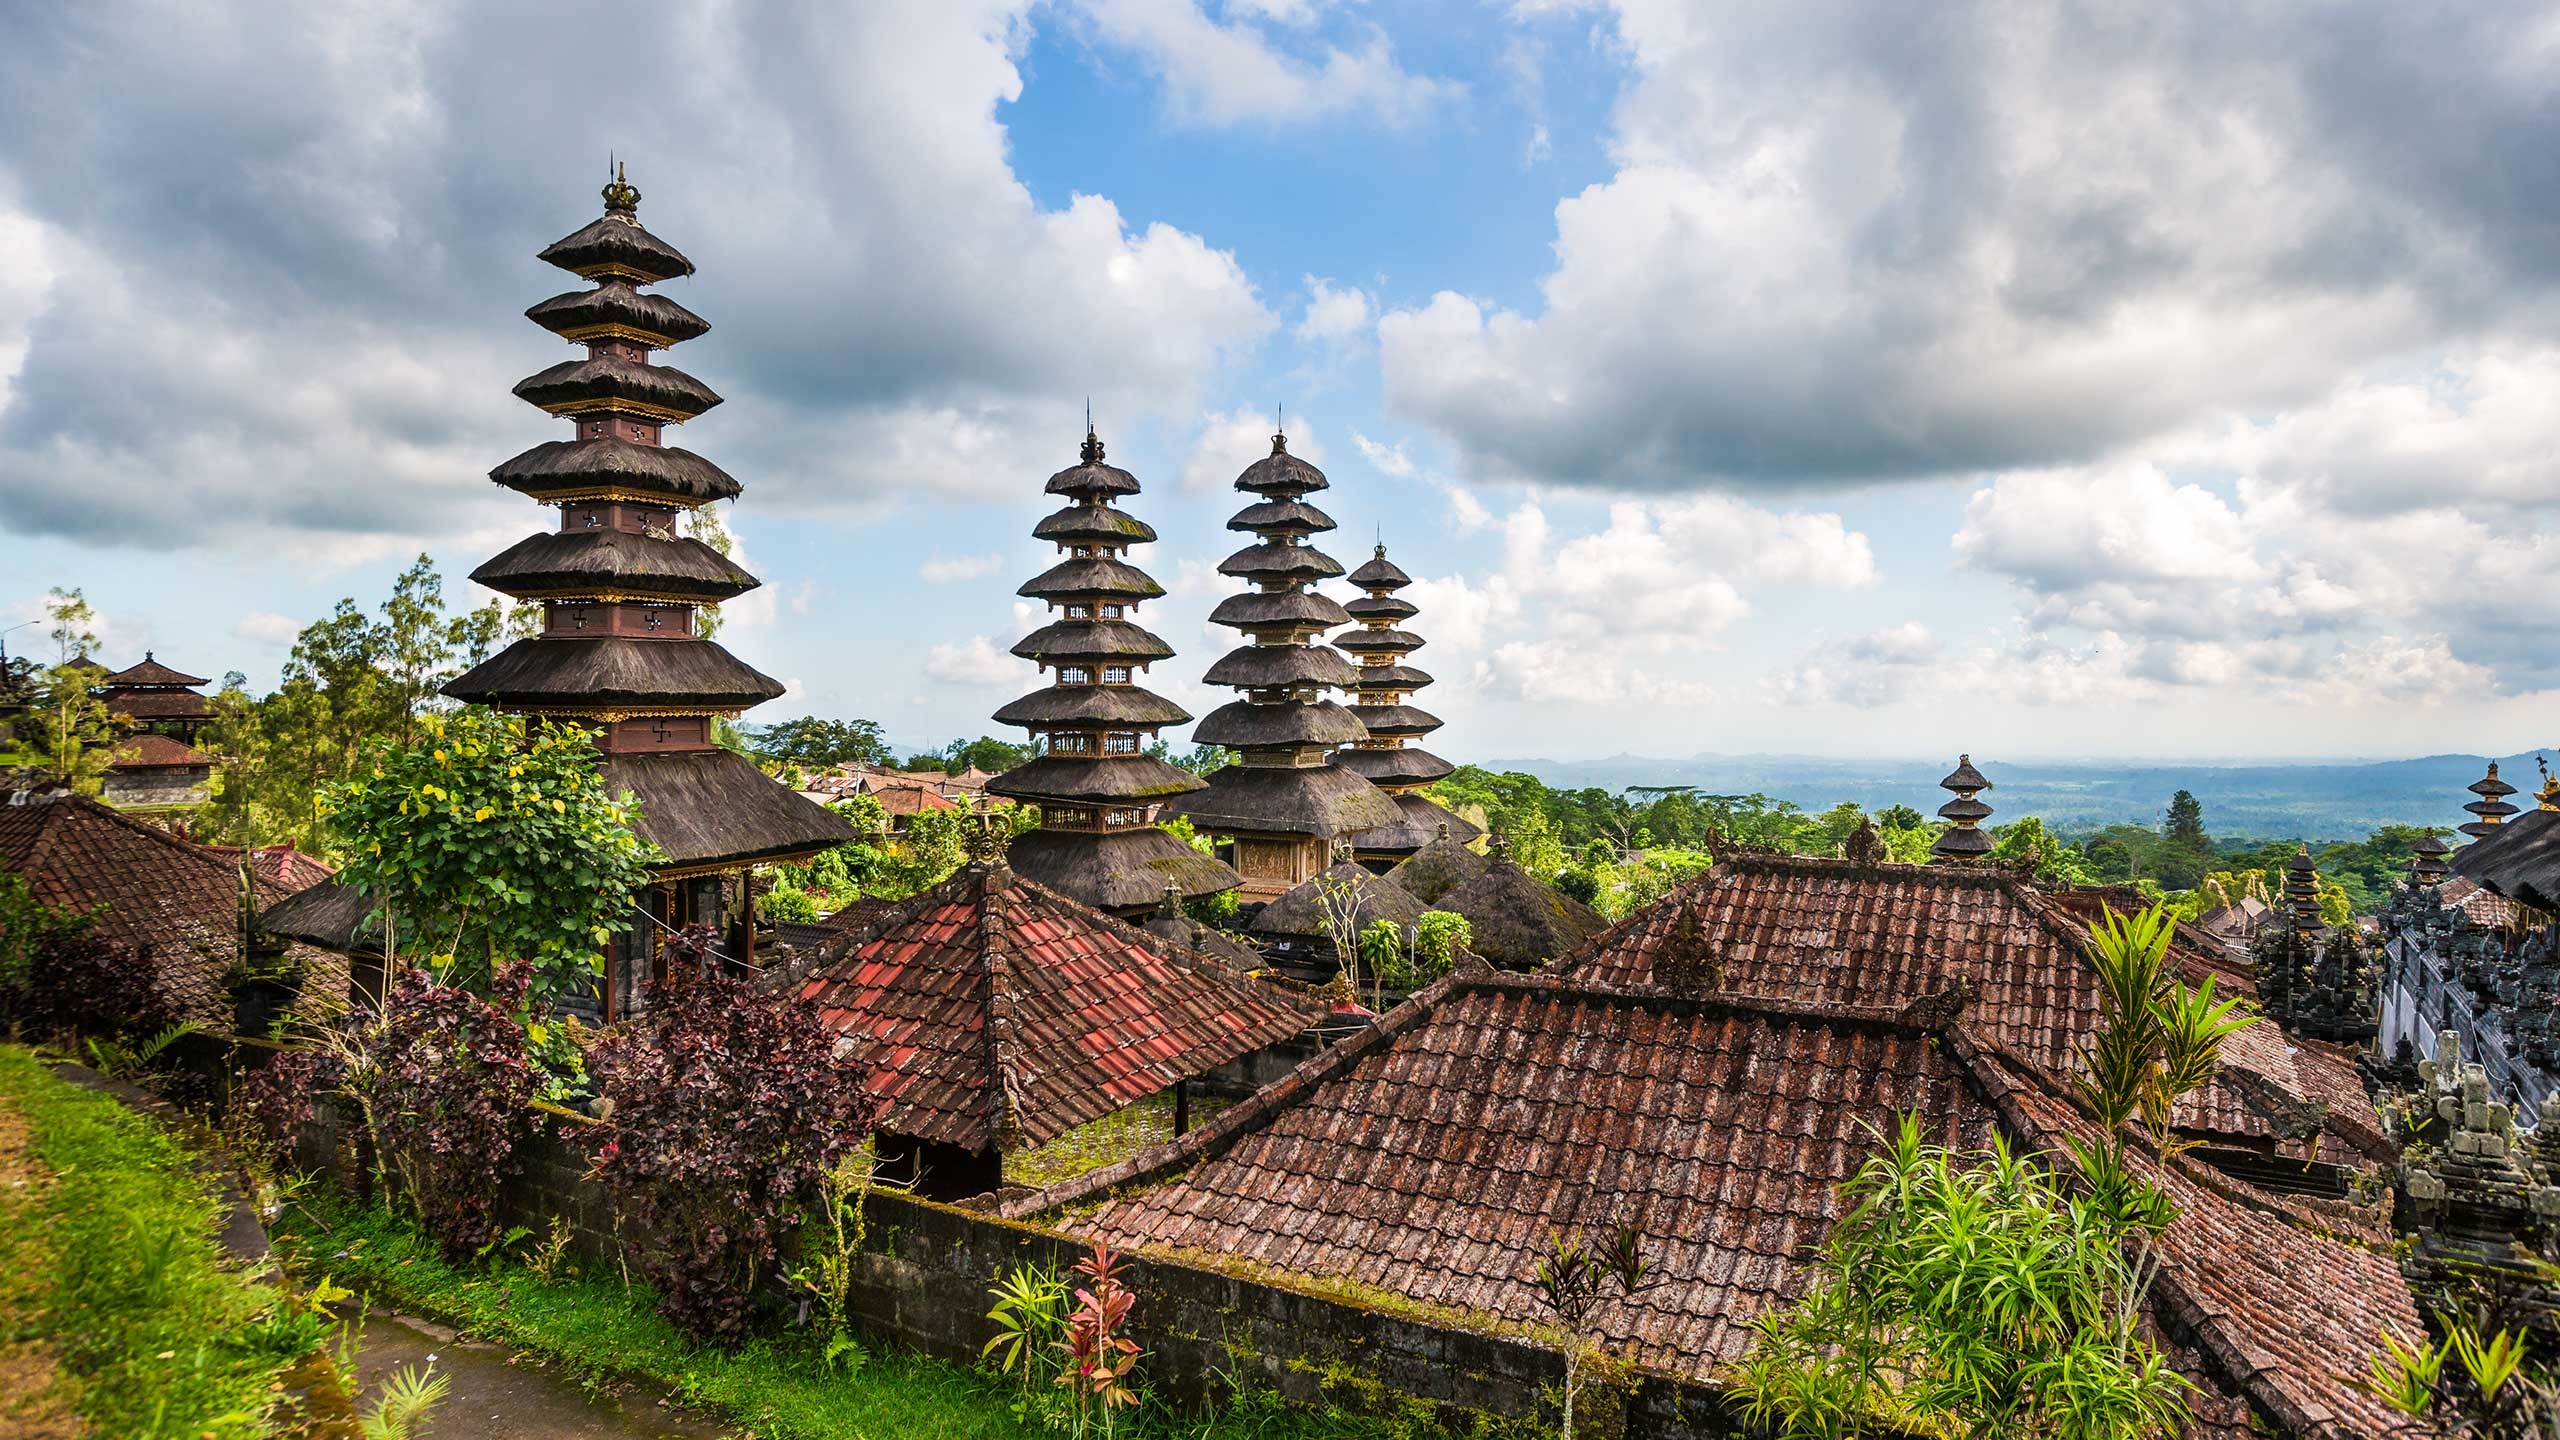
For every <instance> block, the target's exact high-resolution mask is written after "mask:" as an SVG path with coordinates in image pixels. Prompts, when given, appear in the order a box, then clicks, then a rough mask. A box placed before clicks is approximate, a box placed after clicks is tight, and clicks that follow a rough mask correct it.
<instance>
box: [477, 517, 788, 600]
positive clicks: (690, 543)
mask: <svg viewBox="0 0 2560 1440" xmlns="http://www.w3.org/2000/svg"><path fill="white" fill-rule="evenodd" d="M471 578H472V579H474V580H477V581H479V582H480V583H481V584H483V585H486V586H488V587H489V588H490V589H492V590H495V591H497V592H498V593H499V594H502V595H513V596H516V597H518V598H523V597H526V596H554V597H559V596H573V595H598V594H604V593H606V592H612V593H616V594H623V595H637V596H652V597H664V598H668V599H675V600H685V601H702V600H726V599H729V598H730V597H732V596H736V595H743V594H745V593H746V592H748V591H750V590H753V589H754V588H756V586H758V585H760V584H762V583H764V582H762V581H760V580H758V579H756V577H754V576H753V575H750V574H748V573H747V572H746V571H744V570H741V569H739V568H738V566H737V564H736V562H734V561H732V560H731V559H730V558H729V557H728V556H726V555H723V554H721V553H720V552H719V551H717V550H714V549H712V548H711V547H710V546H708V545H705V544H703V543H702V542H701V541H699V540H692V539H686V538H682V537H670V538H668V539H664V540H660V539H656V538H653V537H651V536H647V535H635V534H632V533H631V532H630V531H628V530H568V531H561V530H546V531H544V532H542V533H541V534H539V535H528V536H526V537H525V538H523V539H522V540H519V541H517V542H516V543H514V544H513V545H510V546H508V547H507V548H506V549H504V550H501V551H499V552H498V553H497V554H496V555H494V556H492V557H490V559H489V560H488V561H487V563H485V564H483V565H482V566H481V567H480V568H479V569H477V570H474V571H472V572H471Z"/></svg>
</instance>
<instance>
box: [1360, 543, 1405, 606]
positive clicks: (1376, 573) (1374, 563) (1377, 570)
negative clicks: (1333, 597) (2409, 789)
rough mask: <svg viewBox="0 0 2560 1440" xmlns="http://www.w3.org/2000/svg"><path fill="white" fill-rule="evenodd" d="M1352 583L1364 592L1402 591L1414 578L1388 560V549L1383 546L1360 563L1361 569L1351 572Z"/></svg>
mask: <svg viewBox="0 0 2560 1440" xmlns="http://www.w3.org/2000/svg"><path fill="white" fill-rule="evenodd" d="M1351 583H1352V584H1354V585H1357V586H1359V587H1360V588H1361V589H1363V590H1401V589H1403V588H1404V587H1406V586H1407V585H1410V584H1412V583H1413V577H1412V576H1410V575H1407V574H1406V573H1404V568H1403V567H1402V566H1400V565H1398V564H1396V562H1394V561H1393V560H1390V559H1388V558H1387V547H1386V546H1384V545H1381V546H1379V547H1378V548H1377V550H1376V552H1375V553H1373V554H1371V555H1370V557H1369V558H1368V559H1366V560H1363V561H1361V562H1360V568H1359V569H1357V570H1354V571H1352V572H1351ZM1407 613H1411V612H1407Z"/></svg>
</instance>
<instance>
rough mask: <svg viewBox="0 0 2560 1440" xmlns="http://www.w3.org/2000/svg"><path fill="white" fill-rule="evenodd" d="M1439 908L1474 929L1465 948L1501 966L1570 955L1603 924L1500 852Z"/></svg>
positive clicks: (1532, 964) (1508, 967)
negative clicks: (1463, 920) (1448, 911)
mask: <svg viewBox="0 0 2560 1440" xmlns="http://www.w3.org/2000/svg"><path fill="white" fill-rule="evenodd" d="M1407 863H1411V862H1407ZM1438 908H1440V909H1442V910H1454V911H1456V912H1458V913H1459V914H1461V915H1464V916H1466V917H1467V924H1468V925H1469V926H1470V927H1472V928H1473V929H1474V931H1475V936H1474V938H1473V939H1471V940H1470V941H1468V942H1467V943H1468V947H1469V948H1470V949H1472V950H1474V951H1475V952H1476V953H1477V954H1479V955H1482V956H1483V957H1484V958H1486V959H1487V960H1490V961H1492V962H1493V963H1494V964H1496V965H1499V966H1501V967H1503V968H1504V969H1506V970H1530V969H1535V968H1536V967H1538V966H1540V965H1543V964H1545V963H1546V962H1547V961H1549V960H1553V959H1555V958H1556V957H1557V956H1560V955H1567V954H1571V953H1572V951H1573V949H1574V947H1576V946H1578V945H1580V944H1581V943H1582V942H1583V941H1585V940H1588V939H1590V938H1591V937H1592V936H1594V935H1597V934H1599V933H1600V932H1601V931H1602V930H1604V929H1606V928H1607V927H1608V922H1607V921H1605V920H1603V919H1601V918H1600V912H1598V911H1596V910H1594V909H1592V908H1591V907H1590V906H1588V905H1585V904H1583V903H1582V902H1581V901H1579V900H1576V899H1574V898H1573V897H1572V896H1570V895H1566V894H1562V893H1560V892H1558V891H1557V890H1556V889H1555V888H1554V887H1553V886H1551V885H1548V884H1546V883H1545V882H1543V881H1541V880H1539V879H1538V877H1536V876H1535V875H1532V874H1530V873H1529V872H1528V871H1526V870H1523V869H1521V868H1520V866H1519V864H1518V863H1517V862H1515V861H1513V860H1511V859H1510V858H1509V857H1507V856H1500V855H1497V856H1493V857H1491V858H1489V859H1488V860H1487V861H1486V862H1485V868H1484V873H1483V874H1480V875H1478V876H1477V877H1476V878H1474V879H1473V880H1470V881H1468V882H1467V883H1466V884H1464V885H1461V886H1459V887H1458V888H1457V889H1456V890H1453V891H1451V892H1450V893H1448V894H1447V895H1444V896H1442V897H1441V899H1440V902H1439V906H1438Z"/></svg>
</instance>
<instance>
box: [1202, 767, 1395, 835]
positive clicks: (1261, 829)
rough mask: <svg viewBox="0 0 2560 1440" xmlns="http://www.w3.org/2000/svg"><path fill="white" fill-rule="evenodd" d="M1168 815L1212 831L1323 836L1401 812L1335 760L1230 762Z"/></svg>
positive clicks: (1390, 819) (1388, 818) (1362, 827)
mask: <svg viewBox="0 0 2560 1440" xmlns="http://www.w3.org/2000/svg"><path fill="white" fill-rule="evenodd" d="M1165 813H1166V814H1167V815H1168V816H1187V817H1189V818H1190V820H1191V823H1192V824H1193V825H1194V826H1196V827H1198V828H1199V829H1201V830H1203V831H1206V832H1208V833H1210V834H1213V835H1234V834H1256V833H1260V834H1285V835H1321V836H1324V837H1326V838H1328V839H1330V838H1332V837H1334V836H1337V835H1342V834H1345V833H1348V832H1350V831H1353V830H1367V829H1371V828H1374V827H1376V826H1379V825H1392V824H1394V823H1395V822H1396V818H1397V816H1398V815H1399V814H1400V813H1402V812H1400V811H1398V810H1397V809H1396V804H1395V800H1394V798H1393V797H1391V796H1389V795H1388V794H1387V793H1386V792H1385V791H1383V790H1380V789H1379V788H1378V787H1377V786H1375V785H1372V784H1370V783H1369V782H1368V781H1366V780H1363V779H1361V778H1360V777H1359V776H1357V775H1354V774H1352V773H1350V772H1349V771H1347V770H1337V769H1335V768H1334V767H1333V766H1331V765H1316V766H1308V767H1301V768H1289V767H1283V766H1275V765H1230V766H1228V767H1226V768H1225V769H1223V770H1220V771H1218V772H1216V773H1215V774H1213V775H1211V776H1210V777H1209V788H1207V789H1205V790H1201V791H1198V792H1195V793H1193V794H1189V795H1183V796H1179V797H1176V798H1175V799H1174V800H1173V801H1172V802H1171V803H1170V804H1168V805H1167V806H1166V807H1165Z"/></svg>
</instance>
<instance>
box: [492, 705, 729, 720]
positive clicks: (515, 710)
mask: <svg viewBox="0 0 2560 1440" xmlns="http://www.w3.org/2000/svg"><path fill="white" fill-rule="evenodd" d="M498 708H499V709H501V710H504V711H506V712H507V713H508V714H510V715H565V716H569V717H572V718H575V719H579V720H595V721H600V722H602V723H604V724H607V725H611V724H615V723H617V722H619V721H623V720H652V719H657V718H659V717H662V716H665V717H674V716H692V715H702V716H712V715H719V716H725V717H727V718H728V719H731V720H735V719H737V718H738V717H739V716H741V715H744V714H745V713H747V711H746V707H745V706H743V705H733V706H728V707H726V708H721V709H705V708H704V707H702V706H700V705H624V706H617V707H616V708H614V709H611V710H599V709H597V708H596V707H595V706H593V705H506V704H501V705H500V706H498Z"/></svg>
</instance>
